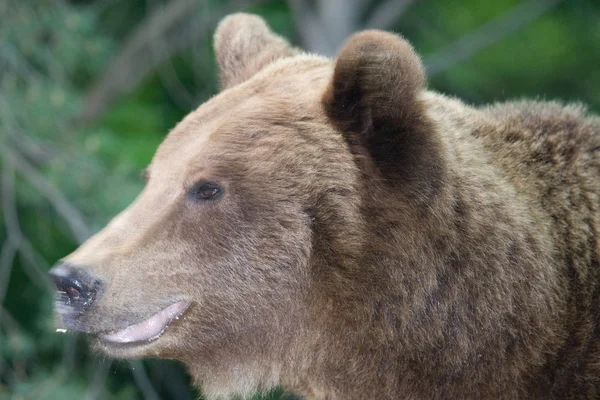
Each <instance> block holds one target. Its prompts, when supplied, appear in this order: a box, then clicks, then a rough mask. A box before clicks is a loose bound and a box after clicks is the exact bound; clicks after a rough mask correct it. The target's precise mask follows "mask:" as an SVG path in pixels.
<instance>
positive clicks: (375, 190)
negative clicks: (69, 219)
mask: <svg viewBox="0 0 600 400" xmlns="http://www.w3.org/2000/svg"><path fill="white" fill-rule="evenodd" d="M215 46H216V54H217V58H218V62H219V65H220V67H221V79H222V84H223V87H224V88H226V89H225V90H224V91H223V92H222V93H220V94H219V95H217V96H216V97H214V98H213V99H211V100H210V101H208V102H207V103H205V104H204V105H202V106H201V107H199V108H198V109H197V110H196V111H193V112H192V113H191V114H190V115H189V116H187V117H186V118H185V119H184V120H183V121H182V122H181V123H180V124H179V125H178V126H177V127H176V128H175V129H174V130H173V132H171V133H170V134H169V136H168V137H167V138H166V140H165V141H164V143H163V144H162V145H161V147H160V148H159V149H158V151H157V154H156V156H155V158H154V160H153V161H152V164H151V166H150V167H149V169H148V171H149V173H150V179H149V182H148V185H147V187H146V189H145V190H144V192H143V193H142V194H141V195H140V197H139V198H138V199H137V200H136V202H134V203H133V204H132V205H131V207H130V208H128V209H127V210H125V211H124V212H123V213H122V214H120V215H119V216H118V217H117V218H116V219H115V220H114V221H113V222H112V223H111V224H110V225H109V226H108V227H107V228H106V229H105V230H103V231H102V232H100V233H99V234H98V235H96V236H95V237H93V238H92V239H90V241H89V242H88V243H86V244H84V245H83V246H82V247H81V248H80V249H79V250H77V251H76V252H75V253H74V254H72V255H71V256H69V257H67V259H66V261H68V262H69V263H71V264H73V265H78V266H80V268H82V269H85V270H86V272H87V273H88V274H92V275H93V276H94V277H95V278H96V279H99V280H101V281H103V282H104V283H105V289H104V291H103V293H102V295H101V296H100V297H99V298H98V299H97V300H96V302H95V303H94V305H93V306H92V307H91V308H90V309H89V310H88V311H87V312H86V313H85V314H84V315H82V316H81V318H80V320H79V322H78V325H77V329H80V330H84V331H87V332H91V333H96V332H100V331H103V330H110V329H118V328H123V327H125V326H128V325H130V324H132V323H136V322H139V321H141V320H143V319H144V318H147V317H148V316H150V315H152V314H153V313H155V312H156V311H158V310H160V309H161V308H163V307H165V306H166V305H168V304H171V303H172V302H173V301H176V300H180V299H187V300H189V301H191V302H192V306H191V307H190V309H188V311H187V312H186V313H185V315H184V317H183V318H181V319H180V320H179V321H176V322H175V323H174V324H173V325H172V326H171V327H170V328H169V329H168V331H167V332H166V333H165V335H163V336H162V337H161V338H160V339H158V340H156V341H154V342H152V343H146V344H144V343H142V344H137V345H128V346H115V345H111V344H109V343H103V342H98V343H97V347H98V348H99V349H101V350H103V351H104V352H106V353H107V354H109V355H112V356H115V357H127V358H131V357H147V356H158V357H169V358H175V359H178V360H181V361H183V362H184V363H186V365H187V366H188V367H189V371H190V373H191V374H192V376H193V377H194V380H195V382H196V383H197V384H198V385H199V386H200V387H201V388H202V389H203V391H204V393H205V394H206V395H207V397H208V398H230V397H233V396H235V395H240V396H250V395H251V394H252V393H254V392H255V391H260V390H267V389H270V388H272V387H274V386H276V385H283V387H284V388H285V389H286V390H288V391H289V392H292V393H296V394H298V395H301V396H303V397H304V398H307V399H350V400H351V399H399V398H402V399H500V398H505V399H549V398H554V399H569V398H571V399H575V398H589V399H592V398H599V397H600V343H599V335H600V325H599V324H600V319H599V318H600V312H599V306H600V241H599V239H600V233H599V230H600V221H599V219H600V214H599V210H598V208H599V203H600V119H598V118H597V117H593V116H589V115H587V113H586V111H585V108H584V107H582V106H563V105H561V104H557V103H539V102H517V103H508V104H499V105H494V106H491V107H485V108H480V109H478V108H473V107H470V106H467V105H465V104H463V103H462V102H460V101H459V100H456V99H451V98H448V97H445V96H442V95H440V94H436V93H433V92H430V91H427V90H426V89H425V88H424V85H425V78H424V71H423V67H422V65H421V62H420V60H419V58H418V56H417V55H416V54H415V52H414V50H413V49H412V47H411V46H410V45H409V44H408V43H407V42H406V41H404V39H402V38H400V37H398V36H396V35H392V34H388V33H384V32H378V31H368V32H363V33H359V34H357V35H355V36H353V37H351V38H350V39H349V40H348V42H347V44H346V45H345V46H344V48H343V49H342V50H341V51H340V54H339V56H338V58H337V60H335V61H331V60H328V59H324V58H320V57H316V56H311V55H305V54H304V55H303V54H297V52H296V51H294V50H292V49H290V48H289V47H288V46H287V44H285V42H284V41H283V40H282V39H281V38H278V37H277V36H275V35H273V34H272V33H270V31H268V28H267V27H266V25H265V24H264V22H262V21H261V20H260V19H258V18H257V17H254V16H248V15H243V14H237V15H234V16H230V17H228V18H227V19H225V20H224V22H223V23H222V24H221V26H220V27H219V28H218V29H217V33H216V37H215ZM202 180H208V181H211V182H216V183H219V184H220V185H221V186H223V187H224V195H223V196H222V197H221V198H220V199H218V200H216V201H214V202H207V203H202V204H201V203H198V202H193V201H190V199H189V196H187V195H186V192H187V190H188V188H189V187H190V186H192V185H193V184H194V183H196V182H198V181H202Z"/></svg>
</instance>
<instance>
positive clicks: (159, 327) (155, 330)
mask: <svg viewBox="0 0 600 400" xmlns="http://www.w3.org/2000/svg"><path fill="white" fill-rule="evenodd" d="M189 305H190V302H189V301H185V300H182V301H178V302H177V303H173V304H171V305H170V306H168V307H166V308H163V309H162V310H160V311H159V312H157V313H156V314H154V315H153V316H151V317H150V318H148V319H146V320H144V321H142V322H139V323H137V324H133V325H130V326H128V327H126V328H123V329H119V330H111V331H105V332H100V333H98V338H99V339H100V340H102V341H103V342H108V343H138V342H146V343H147V342H152V341H154V340H156V339H158V338H159V337H161V336H162V335H163V333H165V332H166V331H167V329H169V326H170V325H171V323H172V322H173V321H176V320H178V319H179V318H180V317H181V316H182V315H183V313H184V312H185V310H187V308H188V307H189Z"/></svg>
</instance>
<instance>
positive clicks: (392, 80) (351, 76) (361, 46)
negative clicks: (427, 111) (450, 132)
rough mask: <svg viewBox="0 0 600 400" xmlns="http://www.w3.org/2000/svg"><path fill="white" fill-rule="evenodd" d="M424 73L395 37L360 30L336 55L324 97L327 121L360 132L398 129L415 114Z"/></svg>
mask: <svg viewBox="0 0 600 400" xmlns="http://www.w3.org/2000/svg"><path fill="white" fill-rule="evenodd" d="M424 83H425V73H424V69H423V65H422V64H421V60H420V58H419V56H418V55H417V54H416V53H415V51H414V50H413V48H412V46H411V45H410V44H409V43H408V42H407V41H406V40H404V39H403V38H401V37H400V36H397V35H394V34H391V33H387V32H382V31H374V30H373V31H364V32H360V33H357V34H355V35H354V36H352V37H351V38H350V39H349V40H348V41H347V42H346V44H345V45H344V47H343V48H342V50H341V51H340V53H339V55H338V57H337V61H336V63H335V70H334V74H333V79H332V80H331V82H330V84H329V87H328V90H327V92H326V93H325V96H324V103H325V105H326V107H327V110H328V113H329V115H330V117H331V118H332V119H333V120H335V121H336V122H337V123H341V124H348V125H349V127H350V128H352V130H356V131H360V132H363V131H364V130H369V131H370V132H371V133H374V132H373V128H374V130H378V129H379V128H381V127H382V125H383V126H385V125H390V124H391V125H394V126H397V125H404V124H405V123H406V122H407V121H406V119H407V118H409V119H410V118H411V117H414V114H415V113H418V111H419V110H418V104H417V101H416V98H417V95H418V94H419V92H421V90H423V88H424Z"/></svg>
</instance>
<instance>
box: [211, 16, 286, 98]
mask: <svg viewBox="0 0 600 400" xmlns="http://www.w3.org/2000/svg"><path fill="white" fill-rule="evenodd" d="M214 46H215V53H216V56H217V62H218V63H219V69H220V79H221V88H222V89H226V88H228V87H232V86H235V85H237V84H239V83H241V82H244V81H245V80H247V79H249V78H250V77H252V76H253V75H254V74H256V73H257V72H258V71H260V70H261V69H263V68H264V67H265V66H266V65H268V64H270V63H271V62H273V61H275V60H277V59H279V58H282V57H287V56H292V55H294V54H296V53H297V51H296V50H295V49H293V48H291V47H290V46H289V44H288V43H287V42H286V41H285V39H283V38H282V37H280V36H278V35H275V34H274V33H273V32H271V30H270V29H269V27H268V26H267V24H266V23H265V21H264V20H263V19H262V18H260V17H257V16H256V15H251V14H244V13H238V14H232V15H229V16H227V17H225V18H224V19H223V20H222V21H221V22H220V23H219V26H218V27H217V30H216V31H215V35H214Z"/></svg>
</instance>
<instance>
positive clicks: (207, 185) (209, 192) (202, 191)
mask: <svg viewBox="0 0 600 400" xmlns="http://www.w3.org/2000/svg"><path fill="white" fill-rule="evenodd" d="M221 194H223V188H222V187H221V186H219V185H217V184H216V183H212V182H199V183H197V184H195V185H194V186H192V188H191V189H190V190H189V192H188V197H190V198H191V199H192V200H196V201H206V200H215V199H216V198H218V197H220V196H221Z"/></svg>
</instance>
